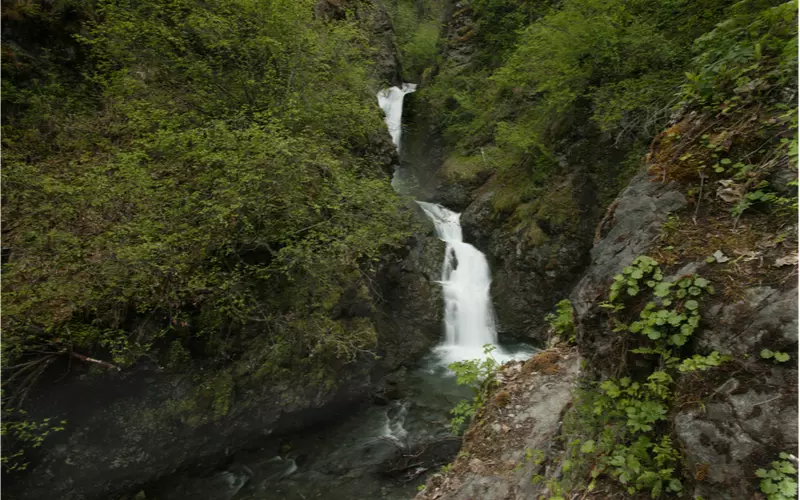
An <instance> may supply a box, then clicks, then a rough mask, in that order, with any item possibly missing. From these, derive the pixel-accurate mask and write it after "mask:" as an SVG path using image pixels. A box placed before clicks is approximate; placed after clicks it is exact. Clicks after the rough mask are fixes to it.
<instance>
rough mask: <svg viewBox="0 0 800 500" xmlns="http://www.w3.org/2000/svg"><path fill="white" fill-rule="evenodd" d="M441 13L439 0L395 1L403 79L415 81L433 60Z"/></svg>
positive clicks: (394, 11)
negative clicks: (427, 0) (423, 0)
mask: <svg viewBox="0 0 800 500" xmlns="http://www.w3.org/2000/svg"><path fill="white" fill-rule="evenodd" d="M443 13H444V3H443V2H442V1H441V0H434V1H430V2H416V1H414V0H397V1H396V3H395V5H394V8H393V16H392V17H393V21H394V33H395V35H396V37H397V44H398V48H399V50H400V62H401V65H402V67H403V78H404V79H405V80H406V81H415V82H418V81H419V80H420V78H421V77H422V75H423V73H425V70H427V69H428V68H431V67H432V66H434V64H435V63H436V56H437V54H438V52H439V47H438V43H439V32H440V26H441V22H442V16H443Z"/></svg>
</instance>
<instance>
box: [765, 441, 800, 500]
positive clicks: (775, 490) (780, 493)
mask: <svg viewBox="0 0 800 500" xmlns="http://www.w3.org/2000/svg"><path fill="white" fill-rule="evenodd" d="M779 456H780V460H776V461H774V462H772V464H771V465H772V467H771V468H770V469H758V470H756V476H757V477H760V478H761V482H760V486H761V492H762V493H764V494H765V495H766V496H767V500H791V499H794V498H797V469H796V468H795V466H794V465H793V464H792V462H790V461H789V458H790V457H789V454H788V453H784V452H781V454H780V455H779Z"/></svg>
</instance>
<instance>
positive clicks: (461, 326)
mask: <svg viewBox="0 0 800 500" xmlns="http://www.w3.org/2000/svg"><path fill="white" fill-rule="evenodd" d="M417 203H418V204H419V206H421V207H422V209H423V211H424V212H425V214H426V215H427V216H428V218H430V219H431V220H432V221H433V223H434V225H435V226H436V234H437V235H438V236H439V239H441V240H442V241H444V242H445V243H446V244H447V248H446V250H445V255H444V263H443V264H442V279H441V284H442V291H443V294H444V327H445V341H444V343H443V344H442V345H441V346H439V347H438V348H437V350H438V351H439V352H440V354H442V355H443V357H444V358H446V361H458V360H462V359H473V358H481V357H483V346H484V345H486V344H492V345H497V330H496V329H495V326H494V310H493V308H492V301H491V298H490V296H489V287H490V286H491V283H492V277H491V274H490V273H489V264H488V262H487V261H486V256H485V255H483V253H481V251H480V250H478V249H477V248H475V247H474V246H472V245H470V244H469V243H465V242H464V241H463V237H462V234H461V223H460V218H461V214H457V213H455V212H452V211H450V210H448V209H446V208H444V207H443V206H441V205H437V204H434V203H425V202H423V201H418V202H417Z"/></svg>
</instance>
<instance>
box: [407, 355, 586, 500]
mask: <svg viewBox="0 0 800 500" xmlns="http://www.w3.org/2000/svg"><path fill="white" fill-rule="evenodd" d="M579 365H580V360H579V357H578V355H577V352H576V351H575V350H568V349H550V350H547V351H542V352H540V353H538V354H537V355H536V356H534V357H533V358H531V359H530V360H528V361H526V362H524V363H523V362H519V361H516V362H511V363H508V364H506V365H505V366H504V367H503V368H502V369H501V370H500V372H499V374H498V381H499V386H498V388H497V389H496V390H494V391H493V392H492V393H491V394H490V398H489V402H488V403H487V406H486V407H485V408H484V409H483V410H481V411H480V412H479V414H478V415H477V416H476V419H475V422H476V423H477V424H473V425H472V426H471V427H470V429H469V430H468V432H467V433H466V434H465V435H464V448H463V452H462V453H461V454H459V458H458V459H457V460H456V461H455V463H454V464H453V466H452V469H451V470H450V471H449V472H447V473H446V474H435V475H434V476H432V477H431V478H430V479H429V480H428V482H427V484H426V487H425V490H424V491H422V492H421V493H419V494H418V495H417V496H416V499H417V500H429V499H431V500H432V499H463V500H468V499H476V498H481V499H487V500H490V499H491V500H495V499H520V500H521V499H529V498H537V497H536V495H537V494H540V493H542V491H541V487H540V486H537V485H534V484H532V483H531V476H532V475H533V474H534V473H535V472H536V469H537V468H538V467H539V464H536V463H534V461H531V460H529V459H526V450H528V449H530V450H545V449H548V448H549V447H550V446H551V444H552V443H553V441H554V438H555V437H556V436H557V434H558V431H559V428H560V421H561V417H562V414H563V412H564V411H565V410H566V408H567V407H568V405H569V403H570V401H571V400H572V392H571V391H572V387H573V384H574V383H575V381H576V379H577V376H578V372H579Z"/></svg>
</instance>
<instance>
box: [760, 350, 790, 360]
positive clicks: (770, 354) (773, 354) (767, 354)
mask: <svg viewBox="0 0 800 500" xmlns="http://www.w3.org/2000/svg"><path fill="white" fill-rule="evenodd" d="M761 357H762V358H763V359H772V360H774V361H775V362H777V363H785V362H787V361H789V359H791V356H789V354H787V353H785V352H781V351H772V350H770V349H761Z"/></svg>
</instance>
